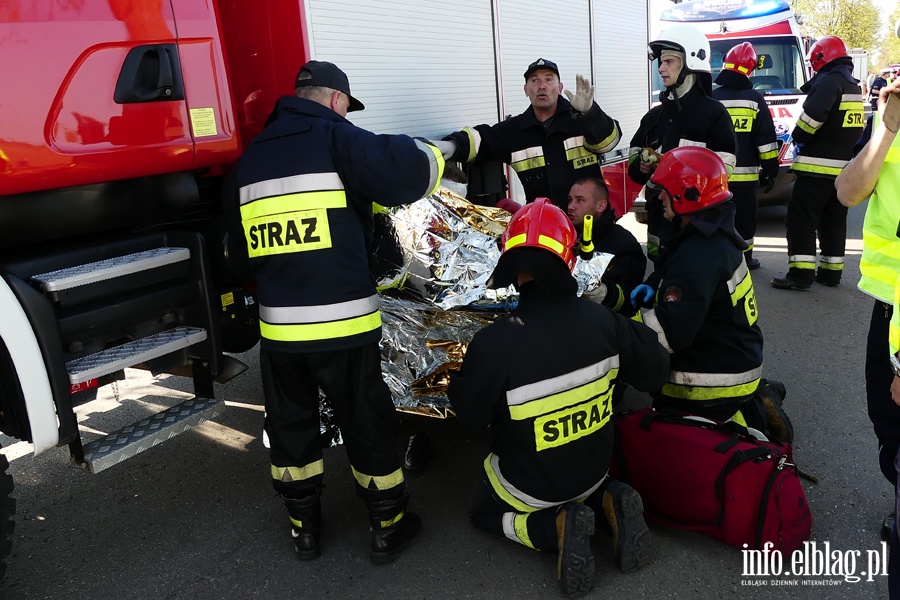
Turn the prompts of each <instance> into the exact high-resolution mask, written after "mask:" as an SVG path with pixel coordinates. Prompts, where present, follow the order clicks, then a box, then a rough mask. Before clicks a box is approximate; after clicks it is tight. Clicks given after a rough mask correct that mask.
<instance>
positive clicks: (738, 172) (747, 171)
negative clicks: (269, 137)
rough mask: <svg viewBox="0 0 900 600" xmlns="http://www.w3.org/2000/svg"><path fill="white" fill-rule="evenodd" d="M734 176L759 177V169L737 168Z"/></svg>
mask: <svg viewBox="0 0 900 600" xmlns="http://www.w3.org/2000/svg"><path fill="white" fill-rule="evenodd" d="M734 174H735V175H757V174H759V167H735V168H734Z"/></svg>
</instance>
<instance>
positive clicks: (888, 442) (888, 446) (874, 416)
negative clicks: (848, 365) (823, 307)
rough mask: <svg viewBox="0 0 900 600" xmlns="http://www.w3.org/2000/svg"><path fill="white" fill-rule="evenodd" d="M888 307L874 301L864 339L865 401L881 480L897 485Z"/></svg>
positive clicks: (899, 415)
mask: <svg viewBox="0 0 900 600" xmlns="http://www.w3.org/2000/svg"><path fill="white" fill-rule="evenodd" d="M891 313H892V309H891V307H890V305H886V304H885V303H883V302H879V301H877V300H876V301H875V306H874V307H873V308H872V320H871V322H870V324H869V336H868V339H867V340H866V401H867V404H868V410H869V420H871V421H872V426H873V427H874V429H875V437H876V438H878V446H879V449H878V463H879V466H880V467H881V472H882V473H883V474H884V476H885V478H886V479H887V480H888V481H890V482H891V483H892V484H894V485H896V484H897V471H896V469H895V468H894V458H895V457H896V456H897V450H898V449H900V406H897V405H896V404H894V401H893V400H892V399H891V382H893V380H894V372H893V370H891V364H890V362H889V359H888V357H889V356H890V345H889V343H888V328H889V326H890V322H891Z"/></svg>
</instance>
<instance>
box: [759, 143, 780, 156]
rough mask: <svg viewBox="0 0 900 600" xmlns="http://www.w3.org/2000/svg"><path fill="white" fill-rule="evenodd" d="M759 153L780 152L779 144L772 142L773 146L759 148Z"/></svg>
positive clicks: (765, 145) (766, 145) (767, 145)
mask: <svg viewBox="0 0 900 600" xmlns="http://www.w3.org/2000/svg"><path fill="white" fill-rule="evenodd" d="M758 148H759V153H760V154H764V153H766V152H771V151H772V150H778V142H772V143H771V144H763V145H762V146H758Z"/></svg>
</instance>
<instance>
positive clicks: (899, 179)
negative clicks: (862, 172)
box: [859, 114, 900, 302]
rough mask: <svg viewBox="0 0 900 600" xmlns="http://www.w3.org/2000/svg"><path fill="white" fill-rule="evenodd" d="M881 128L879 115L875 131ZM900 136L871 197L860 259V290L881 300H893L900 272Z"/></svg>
mask: <svg viewBox="0 0 900 600" xmlns="http://www.w3.org/2000/svg"><path fill="white" fill-rule="evenodd" d="M876 127H878V115H877V114H876V115H875V118H874V119H873V122H872V130H873V131H874V130H875V128H876ZM898 225H900V136H898V137H897V138H895V139H894V143H893V144H891V148H890V149H889V150H888V154H887V158H885V160H884V166H882V167H881V173H880V174H879V175H878V182H877V183H876V184H875V191H874V192H873V193H872V197H871V198H870V199H869V206H868V208H867V209H866V218H865V221H864V222H863V254H862V258H861V259H860V261H859V270H860V272H861V274H862V277H861V278H860V280H859V289H861V290H862V291H864V292H865V293H867V294H869V295H870V296H874V297H875V298H877V299H878V300H881V301H882V302H893V300H894V288H895V287H896V285H897V276H898V274H900V238H898V237H897V227H898Z"/></svg>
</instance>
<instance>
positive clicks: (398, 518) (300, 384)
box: [223, 61, 444, 564]
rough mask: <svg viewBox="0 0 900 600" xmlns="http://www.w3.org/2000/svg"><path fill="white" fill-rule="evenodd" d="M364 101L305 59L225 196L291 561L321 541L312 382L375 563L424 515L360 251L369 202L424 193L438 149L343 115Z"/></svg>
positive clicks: (390, 555)
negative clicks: (255, 344)
mask: <svg viewBox="0 0 900 600" xmlns="http://www.w3.org/2000/svg"><path fill="white" fill-rule="evenodd" d="M363 108H364V107H363V104H362V103H361V102H360V101H359V100H357V99H356V98H354V97H353V96H352V95H351V94H350V84H349V81H348V79H347V75H346V74H345V73H344V72H343V71H342V70H341V69H339V68H338V67H337V66H336V65H334V64H332V63H330V62H324V61H309V62H307V63H306V64H305V65H304V66H303V67H302V68H301V69H300V72H299V73H298V75H297V79H296V85H295V93H294V95H293V96H285V97H282V98H280V99H279V100H278V102H277V103H276V105H275V109H274V110H273V112H272V115H271V116H270V118H269V122H268V124H267V126H266V128H265V129H264V130H263V132H262V133H260V134H259V135H258V136H256V138H254V139H253V142H252V143H251V144H250V145H249V146H248V147H247V149H246V151H245V152H244V154H243V156H242V157H241V159H240V161H239V162H238V164H237V165H236V167H235V169H234V171H233V173H232V175H231V176H230V177H229V180H228V183H227V187H226V190H225V191H224V196H223V197H224V198H226V199H227V200H226V201H225V202H224V210H226V211H227V212H229V220H230V222H231V223H232V224H235V225H236V228H239V229H238V231H237V233H236V238H238V239H241V240H242V241H243V242H244V248H243V252H244V253H245V256H248V258H249V264H250V267H251V269H252V271H253V274H254V276H255V281H256V290H257V298H258V300H259V320H260V333H261V338H262V339H261V342H260V352H259V357H260V358H259V360H260V372H261V376H262V384H263V393H264V395H265V404H266V423H265V428H266V433H267V434H268V437H269V440H270V445H271V448H270V457H271V469H270V473H271V477H272V480H271V481H272V486H273V487H274V489H275V491H276V492H277V493H278V494H279V495H280V496H281V498H282V500H283V501H284V504H285V506H286V508H287V512H288V515H289V517H290V527H291V533H292V536H293V541H294V548H295V550H296V551H297V554H298V556H299V558H300V559H301V560H311V559H314V558H316V557H318V556H319V554H320V551H321V548H320V544H319V537H320V533H321V530H322V527H321V522H322V514H321V502H320V490H321V488H322V483H323V478H324V470H325V463H324V460H323V456H322V444H321V439H320V434H319V390H320V388H321V390H323V391H324V392H325V394H326V395H327V397H328V401H329V403H330V405H331V407H332V409H333V411H334V416H335V420H336V421H337V422H338V423H339V424H340V427H341V431H342V433H343V436H344V439H345V441H346V445H345V447H346V449H347V456H348V458H349V461H350V467H351V471H352V472H353V476H354V478H355V480H356V482H355V485H356V494H357V496H359V498H360V499H362V500H363V501H364V502H365V504H366V508H367V509H368V512H369V530H370V534H369V535H370V555H369V556H370V558H371V560H372V561H373V562H375V563H378V564H382V563H387V562H390V561H392V560H394V559H395V558H397V557H398V556H399V555H400V553H401V552H402V551H403V550H404V549H405V548H407V547H409V545H410V544H411V543H412V542H413V540H414V539H415V538H416V536H417V535H418V533H419V530H420V529H421V525H422V521H421V519H420V518H419V517H418V515H416V514H415V513H413V512H411V511H407V510H406V508H407V505H408V503H409V492H408V491H407V486H406V481H405V479H404V477H403V471H402V469H401V467H400V459H399V457H398V456H397V452H396V443H397V436H398V432H399V420H398V418H397V413H396V411H395V410H394V404H393V402H392V400H391V394H390V390H389V389H388V387H387V384H385V382H384V379H383V378H382V374H381V353H380V351H379V348H378V344H379V341H380V340H381V311H380V303H379V299H378V293H377V292H376V289H375V284H374V282H373V279H372V277H371V275H370V274H369V260H368V257H369V254H370V250H371V248H370V246H371V242H372V239H373V228H374V217H373V212H372V204H373V202H375V201H378V202H379V203H382V204H385V203H388V204H389V205H391V206H399V205H401V204H405V203H410V202H415V201H416V200H418V199H419V198H421V197H423V196H426V195H428V194H430V193H432V192H433V191H434V190H435V189H437V186H438V182H439V181H440V177H441V173H442V171H443V167H444V159H443V157H442V156H441V154H440V151H439V150H438V149H437V148H436V147H434V146H431V145H429V144H427V143H425V142H423V141H421V140H416V139H413V138H410V137H408V136H405V135H375V134H374V133H371V132H369V131H366V130H364V129H361V128H359V127H356V126H354V125H353V124H352V123H351V122H350V121H348V120H347V119H346V115H347V113H348V112H350V111H355V110H363Z"/></svg>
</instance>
